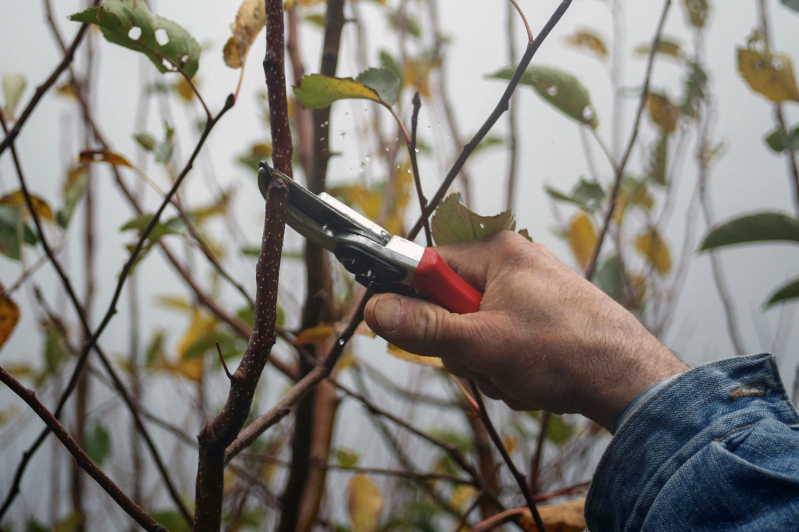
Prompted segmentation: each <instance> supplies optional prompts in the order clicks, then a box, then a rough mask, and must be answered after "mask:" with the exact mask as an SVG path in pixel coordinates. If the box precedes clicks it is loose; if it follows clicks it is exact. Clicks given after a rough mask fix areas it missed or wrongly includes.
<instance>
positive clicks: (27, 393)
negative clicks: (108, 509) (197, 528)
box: [0, 367, 166, 532]
mask: <svg viewBox="0 0 799 532" xmlns="http://www.w3.org/2000/svg"><path fill="white" fill-rule="evenodd" d="M0 381H2V382H3V383H4V384H5V385H6V386H8V387H9V388H11V390H12V391H13V392H14V393H16V394H17V395H18V396H20V398H22V400H23V401H25V402H26V403H28V406H30V407H31V409H33V411H34V412H36V414H37V415H38V416H39V417H40V418H41V419H42V421H44V422H45V424H46V425H47V427H48V428H49V429H50V430H51V431H53V434H55V435H56V437H57V438H58V439H59V440H61V443H63V444H64V447H66V448H67V450H68V451H69V452H70V453H71V454H72V456H74V457H75V460H76V461H77V462H78V465H80V467H81V468H83V470H84V471H86V472H87V473H88V474H89V476H91V477H92V478H93V479H94V480H95V481H96V482H97V483H98V484H99V485H100V487H101V488H103V489H104V490H105V492H106V493H108V495H110V496H111V498H112V499H114V501H116V503H117V504H118V505H119V506H120V508H122V509H123V510H125V512H126V513H127V514H128V515H130V516H131V517H132V518H133V519H134V520H135V521H136V522H137V523H139V524H140V525H141V526H142V527H143V528H144V529H145V530H152V531H155V532H166V529H165V528H164V527H162V526H161V525H159V524H158V523H157V522H156V521H155V519H153V518H152V517H150V516H149V515H148V514H147V512H145V511H144V510H142V509H141V508H140V507H139V506H138V505H137V504H136V503H135V502H133V501H132V500H130V498H129V497H128V496H127V495H125V494H124V493H123V492H122V490H121V489H119V486H117V485H116V484H114V481H113V480H111V479H110V478H108V477H107V476H106V474H105V473H103V472H102V471H101V470H100V468H99V467H97V464H95V463H94V462H92V460H91V458H89V456H88V455H87V454H86V453H85V452H83V449H81V448H80V446H79V445H78V444H77V443H76V442H75V440H74V439H72V437H71V436H70V435H69V433H68V432H67V431H66V429H64V427H63V426H61V423H59V422H58V420H57V419H56V418H55V416H54V415H53V414H52V413H51V412H50V411H49V410H47V408H45V406H44V405H43V404H42V403H41V402H40V401H39V400H38V399H37V398H36V394H35V393H33V391H31V390H29V389H27V388H25V387H24V386H23V385H22V384H20V383H19V382H18V381H17V380H16V379H15V378H14V377H12V376H11V375H9V373H8V372H7V371H6V370H4V369H3V368H2V367H0Z"/></svg>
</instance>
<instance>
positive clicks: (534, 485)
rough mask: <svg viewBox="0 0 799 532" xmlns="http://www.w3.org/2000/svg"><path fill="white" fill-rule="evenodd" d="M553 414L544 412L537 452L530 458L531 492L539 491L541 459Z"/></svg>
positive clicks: (536, 440) (536, 446)
mask: <svg viewBox="0 0 799 532" xmlns="http://www.w3.org/2000/svg"><path fill="white" fill-rule="evenodd" d="M551 416H552V414H551V413H550V412H548V411H544V413H543V414H542V417H541V423H540V425H539V428H538V437H536V439H535V452H533V456H532V457H531V458H530V492H531V493H535V492H536V491H538V479H539V473H540V471H541V457H542V456H543V455H544V442H545V441H546V435H547V430H548V429H549V420H550V418H551Z"/></svg>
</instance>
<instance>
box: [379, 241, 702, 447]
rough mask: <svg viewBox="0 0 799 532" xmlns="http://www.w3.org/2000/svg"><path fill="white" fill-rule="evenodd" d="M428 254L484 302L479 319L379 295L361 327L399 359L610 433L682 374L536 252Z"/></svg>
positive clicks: (665, 353)
mask: <svg viewBox="0 0 799 532" xmlns="http://www.w3.org/2000/svg"><path fill="white" fill-rule="evenodd" d="M436 251H438V253H439V254H440V255H441V257H442V258H443V259H444V260H445V261H446V262H447V263H448V264H449V266H450V267H451V268H452V269H453V270H455V272H456V273H457V274H458V275H460V276H461V277H462V278H463V279H464V280H465V281H466V282H467V283H469V284H471V285H472V286H474V287H475V288H477V289H478V290H480V291H481V292H483V293H484V296H483V301H482V303H481V305H480V311H479V312H476V313H474V314H464V315H459V314H452V313H450V312H447V311H446V310H444V309H443V308H441V307H439V306H437V305H435V304H433V303H430V302H427V301H422V300H419V299H413V298H409V297H403V296H398V295H396V294H381V295H377V296H375V297H373V298H372V300H371V301H369V303H368V304H367V306H366V309H365V312H364V317H365V319H366V323H367V324H368V325H369V327H370V328H371V329H372V330H373V331H374V332H376V333H377V334H379V335H380V336H382V337H383V338H385V339H386V340H388V341H389V342H391V343H392V344H394V345H396V346H398V347H400V348H402V349H405V350H406V351H409V352H411V353H416V354H418V355H423V356H432V357H440V358H441V360H442V362H443V363H444V367H445V368H446V369H447V371H449V372H450V373H452V374H453V375H456V376H458V377H463V378H469V379H475V380H476V381H477V384H478V386H479V388H480V390H481V391H482V392H483V393H484V394H485V395H487V396H489V397H491V398H493V399H501V400H503V401H505V402H506V403H507V404H508V405H509V406H510V407H511V408H513V409H515V410H540V409H543V410H549V411H551V412H554V413H556V414H562V413H575V412H576V413H580V414H583V415H585V416H586V417H588V418H590V419H592V420H594V421H596V422H597V423H599V424H600V425H602V426H603V427H605V428H607V429H608V430H610V431H612V430H613V425H614V423H615V422H616V419H617V418H618V417H619V416H620V415H621V413H622V412H623V411H624V409H625V408H626V407H627V405H628V404H630V402H631V401H632V400H633V399H635V397H636V396H638V394H639V393H641V392H642V391H644V390H645V389H646V388H648V387H649V386H650V385H651V384H653V383H655V382H656V381H658V380H660V379H663V378H665V377H668V376H671V375H675V374H677V373H681V372H683V371H685V370H686V369H687V366H686V365H685V364H683V363H682V362H681V361H680V360H679V359H678V358H677V357H676V356H675V355H674V354H673V353H672V352H671V351H669V349H667V348H666V347H665V346H664V345H663V344H661V343H660V342H659V341H658V340H657V339H656V338H655V337H654V336H652V334H650V333H649V331H647V330H646V329H645V328H644V327H643V325H641V324H640V323H639V322H638V320H637V319H636V318H635V317H634V316H633V315H632V314H630V313H629V312H628V311H627V310H626V309H625V308H624V307H622V306H621V305H619V304H618V303H616V302H615V301H614V300H613V299H611V298H610V297H608V296H607V295H605V294H604V293H603V292H602V291H601V290H599V289H598V288H596V287H595V286H594V285H593V284H591V283H590V282H588V281H586V280H585V279H584V278H583V277H581V276H580V275H579V274H577V273H576V272H574V271H573V270H572V269H571V268H569V267H568V266H566V265H565V264H563V263H562V262H560V261H559V260H558V259H557V258H556V257H555V255H553V254H552V252H550V251H549V250H548V249H547V248H546V247H544V246H543V245H541V244H536V243H530V242H528V241H527V240H526V239H524V238H523V237H521V236H519V235H518V234H516V233H513V232H509V231H505V232H502V233H498V234H496V235H493V236H490V237H487V238H484V239H480V240H475V241H471V242H464V243H460V244H454V245H449V246H442V247H438V248H436Z"/></svg>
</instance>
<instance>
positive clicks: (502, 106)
mask: <svg viewBox="0 0 799 532" xmlns="http://www.w3.org/2000/svg"><path fill="white" fill-rule="evenodd" d="M570 5H571V0H563V1H562V2H561V3H560V5H558V7H557V9H555V12H554V13H553V14H552V16H551V17H550V18H549V20H548V21H547V23H546V24H545V25H544V27H543V28H542V29H541V31H540V32H539V34H538V38H537V39H536V40H535V41H534V42H531V43H530V44H528V45H527V50H525V52H524V55H523V56H522V60H521V62H519V66H518V67H516V72H515V73H514V74H513V78H511V80H510V83H508V87H507V88H506V89H505V92H504V94H503V95H502V98H500V99H499V103H497V106H496V107H495V108H494V110H493V111H492V112H491V115H489V117H488V118H487V119H486V121H485V122H484V123H483V125H482V126H481V127H480V129H479V130H478V131H477V133H475V134H474V137H472V140H470V141H469V143H468V144H466V146H464V147H463V151H462V152H461V154H460V155H459V156H458V159H457V160H456V161H455V164H454V165H452V168H451V169H450V171H449V173H447V177H445V178H444V182H443V183H441V186H440V187H439V188H438V191H436V194H435V195H434V196H433V197H432V198H431V199H430V203H429V204H428V205H427V208H426V209H425V210H424V211H422V214H421V216H419V219H418V220H416V223H415V224H414V225H413V228H411V230H410V231H409V232H408V239H409V240H413V238H414V237H415V236H416V235H418V234H419V231H420V230H421V229H422V225H423V223H424V220H426V219H428V218H429V217H430V215H432V214H433V211H435V210H436V207H437V206H438V203H439V202H440V201H441V200H442V199H444V196H445V195H446V193H447V190H449V187H450V185H451V184H452V182H453V181H454V180H455V177H457V175H458V172H460V170H461V168H463V165H464V163H465V162H466V159H468V158H469V156H470V155H471V154H472V152H473V151H474V149H475V148H476V147H477V145H478V144H480V141H482V140H483V138H484V137H485V136H486V134H488V132H489V131H491V128H492V127H494V124H496V123H497V120H499V117H500V116H502V113H504V112H505V111H507V110H508V108H509V106H510V98H511V96H513V91H515V90H516V86H517V85H518V84H519V80H520V79H521V77H522V75H523V74H524V71H525V69H526V68H527V65H529V64H530V61H531V60H532V59H533V56H534V55H535V53H536V52H537V51H538V49H539V48H540V47H541V44H542V43H543V42H544V40H545V39H546V38H547V35H549V33H550V32H551V31H552V29H553V28H554V27H555V25H556V24H557V23H558V21H559V20H560V19H561V17H562V16H563V14H564V13H566V10H567V9H568V8H569V6H570Z"/></svg>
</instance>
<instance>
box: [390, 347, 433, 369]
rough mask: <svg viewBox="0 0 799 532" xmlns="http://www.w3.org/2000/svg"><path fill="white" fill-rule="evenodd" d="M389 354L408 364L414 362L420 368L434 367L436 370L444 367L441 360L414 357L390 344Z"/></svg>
mask: <svg viewBox="0 0 799 532" xmlns="http://www.w3.org/2000/svg"><path fill="white" fill-rule="evenodd" d="M387 353H388V354H389V355H391V356H393V357H394V358H398V359H400V360H405V361H407V362H413V363H414V364H418V365H420V366H432V367H434V368H443V367H444V364H442V363H441V359H440V358H434V357H421V356H419V355H414V354H413V353H408V352H407V351H404V350H402V349H400V348H399V347H397V346H396V345H393V344H388V350H387Z"/></svg>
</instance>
